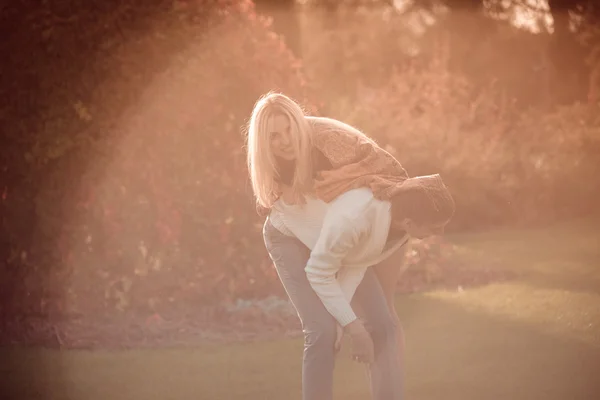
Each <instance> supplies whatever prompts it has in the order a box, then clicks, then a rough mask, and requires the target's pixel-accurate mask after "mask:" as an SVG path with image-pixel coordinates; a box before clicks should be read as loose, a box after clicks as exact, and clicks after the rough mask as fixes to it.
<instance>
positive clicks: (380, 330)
mask: <svg viewBox="0 0 600 400" xmlns="http://www.w3.org/2000/svg"><path fill="white" fill-rule="evenodd" d="M355 301H356V303H357V304H358V305H359V306H360V308H361V311H362V314H363V315H364V320H365V325H366V327H367V329H368V330H369V332H370V333H371V337H372V338H373V345H374V348H375V362H374V363H373V364H372V365H371V367H370V371H369V372H370V374H369V376H370V380H371V393H372V395H373V400H400V399H402V398H403V387H404V382H403V381H404V377H403V370H402V362H403V361H402V360H401V359H400V357H399V354H400V349H399V348H398V328H399V326H398V324H397V323H396V320H395V318H394V317H393V316H392V315H391V313H390V310H389V308H388V305H387V302H386V299H385V296H384V293H383V290H382V289H381V285H380V284H379V282H378V280H377V277H376V275H375V272H374V271H373V268H369V269H368V270H367V273H366V274H365V277H364V278H363V280H362V282H361V284H360V285H359V286H358V288H357V289H356V294H355Z"/></svg>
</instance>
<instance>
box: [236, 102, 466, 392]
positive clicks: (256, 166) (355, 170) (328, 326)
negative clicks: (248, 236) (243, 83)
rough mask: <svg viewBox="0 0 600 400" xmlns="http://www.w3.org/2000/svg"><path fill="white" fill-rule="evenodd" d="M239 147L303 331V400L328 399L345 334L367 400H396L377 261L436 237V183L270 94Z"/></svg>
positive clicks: (443, 197) (354, 134)
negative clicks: (362, 374)
mask: <svg viewBox="0 0 600 400" xmlns="http://www.w3.org/2000/svg"><path fill="white" fill-rule="evenodd" d="M247 140H248V143H247V145H248V149H247V150H248V168H249V173H250V179H251V182H252V187H253V190H254V195H255V196H256V199H257V206H258V209H259V213H261V214H262V215H266V216H267V218H266V221H265V224H264V229H263V236H264V241H265V245H266V248H267V251H268V253H269V255H270V257H271V259H272V260H273V263H274V264H275V268H276V270H277V273H278V275H279V278H280V280H281V282H282V284H283V286H284V288H285V291H286V293H287V294H288V296H289V298H290V300H291V302H292V304H293V306H294V308H295V309H296V311H297V313H298V316H299V318H300V320H301V323H302V329H303V332H304V358H303V367H302V393H303V399H304V400H331V399H332V397H333V369H334V362H335V354H336V352H337V350H338V349H339V344H340V341H341V338H342V335H343V334H344V333H346V334H348V335H349V336H350V338H351V343H352V344H351V345H352V358H353V359H354V360H355V361H358V362H363V363H365V364H366V365H367V369H368V376H369V379H370V385H371V393H372V396H373V399H374V400H395V399H401V398H402V391H403V382H402V379H403V371H402V363H403V360H402V353H403V350H402V348H403V344H404V343H403V336H402V331H401V328H400V324H399V321H398V316H397V314H396V310H395V307H394V289H395V286H396V282H397V279H398V273H399V266H398V265H394V264H393V263H390V262H389V261H388V262H386V259H387V258H388V257H389V256H390V255H391V254H392V253H394V252H395V251H397V250H399V249H400V248H402V246H404V245H405V244H406V243H407V241H408V240H409V238H411V237H415V238H420V239H421V238H425V237H427V236H431V235H435V234H441V233H442V232H443V229H444V226H445V225H446V224H447V223H448V221H449V220H450V218H451V217H452V215H453V213H454V201H453V200H452V197H451V195H450V193H449V191H448V189H447V188H446V186H445V185H444V183H443V181H442V179H441V178H440V176H439V175H437V174H436V175H430V176H421V177H413V178H409V177H408V175H407V173H406V171H405V170H404V168H403V167H402V166H401V164H400V163H399V162H398V161H397V160H396V159H395V158H394V157H392V156H391V155H390V154H389V153H387V152H386V151H384V150H383V149H381V148H380V147H379V146H378V145H377V144H376V143H375V142H374V141H373V140H372V139H370V138H369V137H368V136H366V135H364V134H363V133H362V132H360V131H358V130H357V129H355V128H353V127H351V126H349V125H347V124H344V123H342V122H340V121H337V120H334V119H330V118H321V117H312V116H308V115H305V113H304V111H303V110H302V108H301V106H300V105H299V104H297V103H296V102H294V101H293V100H291V99H290V98H289V97H287V96H285V95H282V94H278V93H269V94H268V95H266V96H264V97H262V98H261V99H260V100H259V101H258V102H257V103H256V105H255V107H254V109H253V112H252V116H251V118H250V122H249V126H248V138H247ZM370 267H372V268H370ZM355 308H356V311H355ZM357 311H360V314H361V318H358V316H357ZM363 321H364V322H363Z"/></svg>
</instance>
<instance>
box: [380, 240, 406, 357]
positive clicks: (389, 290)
mask: <svg viewBox="0 0 600 400" xmlns="http://www.w3.org/2000/svg"><path fill="white" fill-rule="evenodd" d="M405 247H406V246H403V247H402V248H401V249H400V250H398V251H397V252H395V253H394V254H393V255H392V256H391V257H389V258H388V259H386V260H384V261H383V262H381V263H379V264H377V265H375V266H373V270H374V271H375V275H376V276H377V279H378V281H379V284H380V285H381V289H382V290H383V295H384V296H385V301H386V302H387V305H388V309H389V310H390V313H391V314H392V318H393V319H394V322H395V323H396V326H397V329H396V331H397V338H398V339H397V340H398V349H399V354H398V356H399V357H400V362H402V361H403V359H404V332H403V330H402V325H400V319H399V318H398V313H397V312H396V301H395V300H396V287H397V285H398V279H399V278H400V275H401V273H402V271H404V270H406V267H405V266H404V265H403V263H402V262H403V260H404V253H405V251H406V250H405Z"/></svg>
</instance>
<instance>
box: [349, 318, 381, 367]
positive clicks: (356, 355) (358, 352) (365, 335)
mask: <svg viewBox="0 0 600 400" xmlns="http://www.w3.org/2000/svg"><path fill="white" fill-rule="evenodd" d="M346 332H348V333H349V334H350V338H351V339H352V359H353V360H354V361H358V362H362V363H366V364H372V363H373V361H375V354H374V353H375V351H374V349H373V339H371V335H370V334H369V332H368V331H367V330H366V328H365V326H364V325H363V323H362V322H361V321H360V320H359V319H356V320H354V321H352V322H351V323H349V324H348V325H346Z"/></svg>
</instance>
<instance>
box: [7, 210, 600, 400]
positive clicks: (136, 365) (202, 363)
mask: <svg viewBox="0 0 600 400" xmlns="http://www.w3.org/2000/svg"><path fill="white" fill-rule="evenodd" d="M598 222H600V221H598V220H597V219H594V220H588V221H583V222H581V221H579V222H577V223H569V224H561V225H557V226H554V227H552V228H544V229H542V228H540V229H529V230H524V229H521V230H502V231H494V232H488V233H479V234H469V235H461V236H454V237H451V240H452V241H454V242H456V243H459V244H461V245H463V246H466V247H468V248H470V249H472V250H473V251H474V254H472V255H470V257H471V260H470V262H471V265H472V268H477V267H478V266H482V265H484V263H487V262H492V261H493V262H494V263H495V265H496V264H497V265H500V266H501V267H500V268H504V269H506V270H507V271H509V272H511V273H512V278H511V279H510V280H504V281H502V282H497V283H492V284H488V285H485V286H480V287H474V288H466V289H462V288H456V290H447V289H446V290H439V291H431V292H427V293H420V294H411V295H402V296H399V297H398V300H397V303H398V313H399V315H400V318H401V320H402V322H403V325H404V329H405V333H406V341H407V354H406V369H407V376H406V392H407V399H419V400H429V399H442V398H443V399H444V400H453V399H461V400H464V399H511V400H519V399H523V400H533V399H542V398H543V399H550V400H552V399H561V400H562V399H569V400H572V399H590V400H593V399H599V398H600V379H598V377H600V375H599V374H600V373H599V371H600V232H599V230H598V229H597V226H598ZM347 347H348V346H347V345H346V347H345V348H344V350H343V352H342V354H340V355H339V362H338V367H337V369H336V386H335V398H336V399H348V400H354V399H356V400H359V399H369V398H370V397H369V394H368V388H367V385H366V379H365V375H364V371H363V370H362V368H361V367H360V366H359V365H357V364H354V363H352V362H350V361H349V359H348V354H347ZM301 348H302V342H301V339H299V338H292V339H280V340H269V341H259V342H252V343H237V344H220V345H217V344H213V345H199V346H195V347H191V348H190V347H187V348H168V349H144V350H127V351H123V350H121V351H100V350H94V351H85V350H68V351H65V350H63V351H60V350H42V349H37V348H29V349H24V348H21V349H15V348H12V349H3V350H0V351H1V354H0V357H1V358H2V359H3V360H5V361H3V362H2V363H1V364H0V372H1V373H0V376H1V377H2V378H0V379H1V380H2V383H3V385H4V386H5V388H6V389H10V393H12V395H13V397H12V398H21V399H26V398H27V399H29V398H31V399H86V400H95V399H107V398H110V399H115V400H120V399H123V400H125V399H127V400H136V399H144V400H153V399H161V400H162V399H178V400H185V399H228V400H236V399H240V400H241V399H244V400H254V399H257V400H258V399H261V400H262V399H278V400H279V399H289V400H293V399H300V354H301ZM3 393H9V392H7V391H5V390H3Z"/></svg>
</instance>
